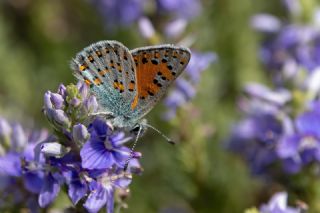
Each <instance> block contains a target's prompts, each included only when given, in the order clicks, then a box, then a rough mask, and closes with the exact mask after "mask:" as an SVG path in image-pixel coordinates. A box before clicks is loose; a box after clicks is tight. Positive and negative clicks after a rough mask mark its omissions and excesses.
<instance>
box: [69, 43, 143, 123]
mask: <svg viewBox="0 0 320 213" xmlns="http://www.w3.org/2000/svg"><path fill="white" fill-rule="evenodd" d="M71 68H72V69H73V72H74V75H75V76H76V77H77V78H78V79H79V80H82V81H84V82H85V83H86V84H87V85H88V86H90V90H91V91H92V92H93V93H94V95H95V96H96V97H97V99H98V102H99V105H100V107H101V108H102V110H103V111H105V112H111V113H112V114H113V115H114V116H115V117H117V116H123V115H126V114H130V111H131V102H132V101H133V99H134V97H135V95H136V93H137V91H136V78H135V64H134V61H133V58H132V56H131V54H130V52H129V50H128V48H126V47H125V46H124V45H123V44H121V43H120V42H117V41H100V42H97V43H94V44H92V45H90V46H89V47H86V48H85V49H84V50H83V51H81V52H79V53H78V54H77V55H76V57H75V59H73V61H72V62H71Z"/></svg>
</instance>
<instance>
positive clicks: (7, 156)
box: [0, 119, 48, 211]
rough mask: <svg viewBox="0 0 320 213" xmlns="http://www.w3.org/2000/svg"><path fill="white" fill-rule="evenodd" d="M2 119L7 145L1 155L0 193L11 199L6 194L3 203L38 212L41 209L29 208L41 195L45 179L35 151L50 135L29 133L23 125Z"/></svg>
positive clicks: (2, 198)
mask: <svg viewBox="0 0 320 213" xmlns="http://www.w3.org/2000/svg"><path fill="white" fill-rule="evenodd" d="M0 120H1V122H2V126H3V129H5V131H3V133H5V138H6V143H7V144H6V146H5V149H4V150H3V152H4V153H2V154H1V156H0V182H1V184H0V193H1V194H7V196H8V197H7V198H6V195H4V196H2V197H1V199H0V202H4V203H5V205H15V204H19V205H21V207H26V208H29V209H30V210H31V211H32V210H34V211H35V210H36V209H37V208H38V206H37V205H33V206H32V207H30V206H29V205H28V203H29V202H33V201H34V200H35V199H36V193H39V192H40V190H41V187H42V185H43V178H44V176H43V172H42V171H41V170H39V168H38V166H39V163H40V162H39V161H37V160H36V158H35V151H34V148H35V147H36V146H37V144H39V143H41V142H43V141H45V140H47V138H48V133H47V131H30V130H26V129H24V128H22V126H21V125H20V124H17V123H15V124H9V123H8V122H7V121H6V120H4V119H0ZM4 124H5V125H4ZM17 183H21V184H17ZM5 192H6V193H5ZM9 192H10V193H9ZM10 196H13V198H14V199H12V198H10ZM21 196H22V197H26V198H27V200H24V199H22V198H21ZM7 199H8V200H7Z"/></svg>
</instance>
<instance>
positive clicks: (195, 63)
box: [164, 52, 216, 120]
mask: <svg viewBox="0 0 320 213" xmlns="http://www.w3.org/2000/svg"><path fill="white" fill-rule="evenodd" d="M215 60H216V55H215V54H214V53H211V52H208V53H198V52H193V54H192V57H191V60H190V62H189V64H188V66H187V68H186V75H185V78H181V77H180V78H179V79H177V80H176V84H175V88H174V90H173V91H172V92H171V93H170V94H169V95H168V97H167V98H166V99H165V100H164V103H165V105H166V107H167V108H168V110H167V112H166V113H165V114H164V118H165V119H166V120H170V119H172V118H174V117H175V115H176V111H177V109H178V108H179V107H181V106H183V105H185V104H186V103H187V102H189V101H190V100H191V99H192V98H193V97H194V96H195V94H196V89H195V87H196V86H197V84H198V82H199V80H200V76H201V73H202V72H203V71H204V70H205V69H207V68H208V67H209V65H210V64H211V63H213V62H214V61H215Z"/></svg>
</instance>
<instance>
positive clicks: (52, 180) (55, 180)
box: [39, 173, 62, 208]
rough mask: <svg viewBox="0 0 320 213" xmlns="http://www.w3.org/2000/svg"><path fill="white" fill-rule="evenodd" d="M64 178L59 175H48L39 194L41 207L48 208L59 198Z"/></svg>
mask: <svg viewBox="0 0 320 213" xmlns="http://www.w3.org/2000/svg"><path fill="white" fill-rule="evenodd" d="M61 181H62V177H60V176H59V175H58V173H55V174H52V173H48V174H47V175H46V176H45V179H44V183H43V186H42V188H41V191H40V194H39V205H40V206H41V207H42V208H44V207H46V206H48V205H49V204H50V203H51V202H52V201H53V200H54V199H55V198H56V197H57V196H58V193H59V191H60V184H61Z"/></svg>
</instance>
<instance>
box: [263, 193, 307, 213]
mask: <svg viewBox="0 0 320 213" xmlns="http://www.w3.org/2000/svg"><path fill="white" fill-rule="evenodd" d="M287 199H288V194H287V193H286V192H278V193H276V194H275V195H273V197H272V198H271V199H270V201H269V203H268V204H264V205H262V206H261V207H260V212H261V213H300V212H301V210H300V209H298V208H293V207H290V206H288V204H287Z"/></svg>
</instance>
